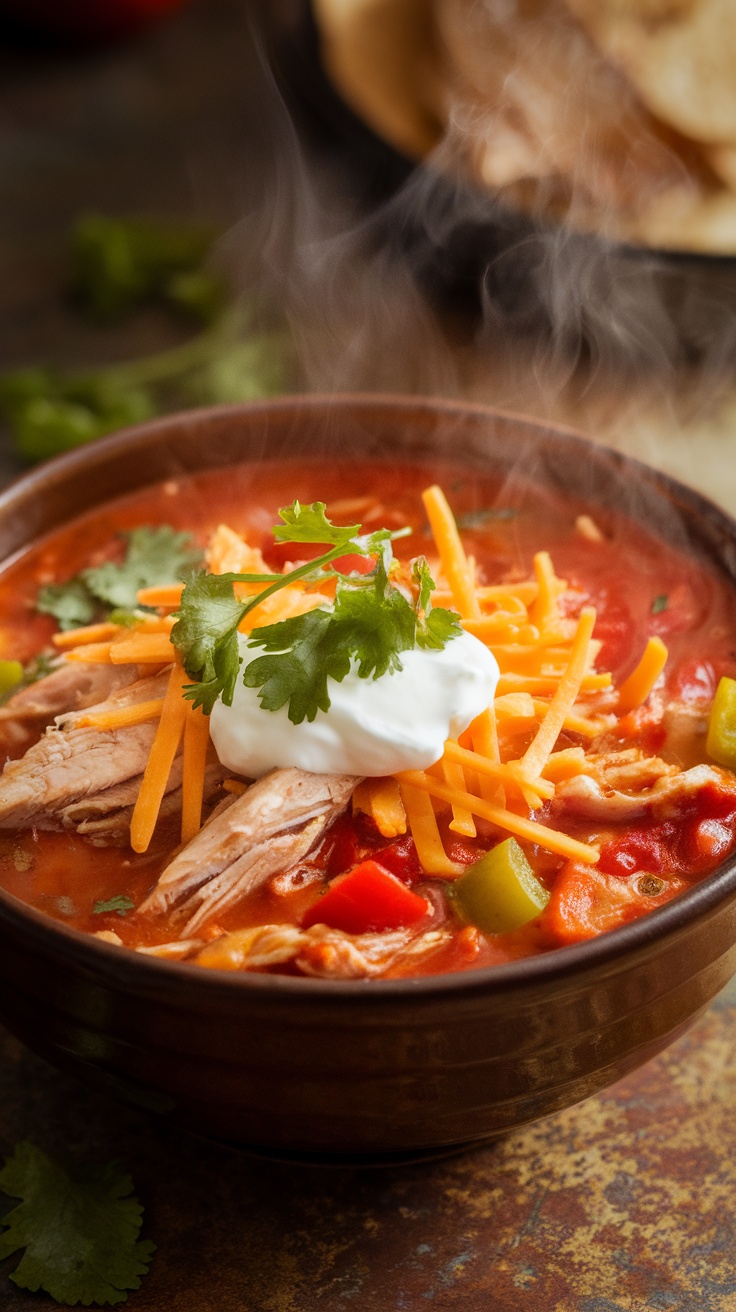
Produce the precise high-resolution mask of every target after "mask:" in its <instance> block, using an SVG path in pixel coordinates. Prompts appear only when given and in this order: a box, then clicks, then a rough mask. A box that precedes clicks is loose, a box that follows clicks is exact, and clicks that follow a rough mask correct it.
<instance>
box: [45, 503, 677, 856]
mask: <svg viewBox="0 0 736 1312" xmlns="http://www.w3.org/2000/svg"><path fill="white" fill-rule="evenodd" d="M423 501H424V506H425V509H426V513H427V516H428V519H429V524H430V528H431V531H432V534H433V538H434V544H435V548H436V552H437V556H438V557H439V563H440V576H439V579H438V587H437V590H436V592H435V594H434V602H435V604H436V605H445V606H451V607H454V608H455V609H456V610H457V611H458V612H459V613H460V616H461V622H462V626H463V628H464V629H465V630H466V631H467V632H468V633H470V634H472V635H474V636H475V637H476V638H477V639H478V640H479V641H481V642H483V643H485V644H486V645H487V646H488V647H489V648H490V650H491V651H492V652H493V654H494V656H495V657H496V660H497V662H498V665H499V668H500V671H501V674H500V678H499V681H498V685H497V689H496V696H495V699H494V703H493V705H491V706H489V707H487V708H486V709H485V710H484V711H483V712H482V713H481V714H480V715H479V716H478V717H477V718H476V720H474V721H473V723H472V724H471V725H470V727H469V728H468V730H466V732H465V733H463V734H462V735H461V736H460V741H459V742H456V741H453V740H449V739H448V741H447V742H446V743H445V746H444V751H443V754H442V756H441V757H440V759H439V760H438V761H437V762H435V763H434V765H432V766H431V767H430V769H428V770H420V771H417V770H413V771H405V772H402V773H400V774H397V775H396V776H395V777H393V778H380V779H366V780H364V781H363V782H362V783H360V784H359V785H358V786H357V787H356V789H355V790H354V793H353V799H352V805H353V809H354V811H362V812H365V814H366V815H368V816H370V817H371V818H372V820H373V821H374V823H375V825H376V827H377V829H378V832H379V833H380V834H381V835H382V836H383V837H385V838H389V839H391V838H396V837H398V836H400V835H403V834H405V833H407V832H408V833H410V834H411V836H412V837H413V839H414V843H415V845H416V849H417V854H418V857H419V860H420V862H421V864H422V867H423V868H424V870H425V871H426V872H427V874H429V875H433V876H436V877H438V878H443V879H454V878H455V877H456V876H457V874H458V873H459V870H460V867H458V865H457V864H456V863H455V862H454V861H453V860H452V859H451V858H450V856H449V855H448V853H447V851H446V849H445V844H444V843H443V839H442V832H446V831H444V830H442V831H441V827H440V824H438V816H439V818H440V821H441V823H442V825H445V824H447V826H448V827H449V831H450V833H454V834H457V835H459V836H461V837H464V838H469V839H473V838H475V837H476V836H477V823H476V822H477V821H479V820H480V821H483V822H486V823H490V824H492V825H494V826H495V827H496V828H497V829H499V830H500V831H501V832H503V833H507V834H510V835H514V836H515V837H517V838H520V839H522V840H526V841H528V842H530V843H536V844H539V845H540V846H542V847H543V848H545V850H547V851H549V852H552V853H555V854H557V855H558V856H560V857H564V858H567V859H572V860H576V861H581V862H584V863H587V864H589V865H594V864H595V862H596V861H597V859H598V853H597V850H596V848H595V847H594V846H592V845H589V844H585V843H580V842H578V841H577V840H575V839H572V838H570V837H569V836H568V835H566V834H564V833H560V832H558V831H557V830H556V829H555V828H554V825H553V821H551V820H550V821H549V822H547V812H546V811H544V810H543V808H545V807H547V806H548V804H549V803H550V802H551V801H552V800H553V799H554V797H555V792H556V789H557V787H558V785H560V784H562V783H564V782H565V781H566V780H569V779H572V778H574V777H575V776H576V775H579V774H580V773H582V772H584V771H585V770H586V768H589V767H586V755H585V745H586V744H588V743H590V742H592V741H593V740H595V739H596V738H597V737H598V736H599V735H600V734H602V733H604V732H606V731H607V730H608V729H610V728H611V727H612V726H614V725H615V724H616V720H617V717H620V716H622V715H624V714H626V713H627V712H629V711H631V710H634V709H635V708H636V707H638V706H640V705H641V704H642V703H643V702H644V701H645V700H646V698H647V697H648V696H649V694H650V693H651V691H652V689H653V687H654V685H655V684H656V682H657V680H658V678H659V677H660V675H661V673H662V670H663V669H664V665H665V662H666V660H667V649H666V647H665V645H664V643H663V642H662V640H661V639H660V638H658V637H653V638H650V639H649V641H648V643H647V646H646V649H645V651H644V653H643V655H642V658H641V660H640V661H639V664H638V665H637V667H636V669H635V670H634V671H633V673H632V674H630V675H629V677H628V678H627V679H626V681H625V682H624V683H623V684H622V686H621V687H620V689H619V690H618V693H617V694H616V693H615V692H614V690H613V686H612V679H611V675H610V673H608V672H607V671H605V670H597V669H596V668H595V662H596V659H597V657H598V654H599V651H600V646H601V644H600V642H599V641H598V639H597V638H596V637H595V636H594V632H595V621H596V612H595V610H594V609H593V608H592V607H584V608H583V609H582V611H580V614H579V616H578V617H577V619H571V618H570V610H573V613H574V607H573V606H571V605H570V602H569V598H568V599H566V598H565V593H566V590H567V586H568V585H567V583H566V582H565V580H564V579H561V578H559V577H558V576H557V574H556V572H555V569H554V565H553V562H552V559H551V557H550V555H549V553H548V552H546V551H539V552H537V554H536V555H535V557H534V560H533V578H530V579H521V580H519V581H514V582H502V583H494V584H486V583H484V582H482V581H481V582H478V581H477V579H476V570H475V564H474V561H473V559H472V557H470V556H469V555H468V554H467V553H466V551H465V548H464V546H463V543H462V540H461V538H460V534H459V532H458V528H457V524H456V522H455V519H454V516H453V514H452V511H451V509H450V506H449V504H448V502H447V499H446V497H445V495H444V493H443V492H442V491H441V489H440V488H439V487H437V486H433V487H430V488H428V489H427V490H426V491H425V492H424V494H423ZM346 504H348V503H346ZM350 504H351V505H352V502H351V503H350ZM355 504H356V506H357V505H358V502H357V501H356V503H355ZM360 504H361V505H362V501H361V502H360ZM372 504H373V501H371V505H372ZM379 509H380V507H379ZM356 513H357V511H356ZM577 528H578V532H582V533H583V534H584V535H585V536H586V537H588V538H589V540H590V541H591V542H594V541H597V540H599V537H600V533H599V530H598V529H597V526H596V525H594V523H593V521H592V520H589V519H588V518H587V517H585V516H583V517H581V518H579V520H578V521H577ZM207 562H208V566H209V569H210V570H211V572H213V573H249V574H260V573H268V567H267V566H266V564H265V562H264V560H263V556H262V554H261V552H260V550H258V548H256V547H253V546H251V545H250V544H249V543H248V542H246V540H245V539H244V538H243V537H241V536H240V535H239V534H238V533H236V532H234V531H233V530H232V529H231V528H229V527H228V526H227V525H220V526H219V527H218V528H217V529H216V531H215V532H214V534H213V535H212V538H211V540H210V543H209V546H208V549H207ZM400 568H405V567H404V566H401V567H400ZM409 577H410V576H409V572H408V570H407V571H406V579H407V581H408V580H409ZM234 586H235V589H236V592H238V593H239V594H240V595H243V596H248V595H251V594H254V593H255V592H257V591H258V588H259V585H258V584H255V583H241V584H235V585H234ZM407 586H408V583H407ZM181 595H182V586H181V585H179V584H174V585H171V586H165V587H154V588H144V589H142V590H141V591H140V592H139V593H138V602H139V604H140V605H142V606H145V607H153V608H155V610H156V611H157V612H158V613H157V614H151V615H150V616H148V615H147V616H141V618H140V621H139V622H137V623H135V624H133V625H132V626H131V627H129V628H123V627H122V626H120V625H117V624H114V623H111V622H104V623H100V624H91V625H87V626H85V627H82V628H79V629H76V630H72V631H71V632H65V633H60V634H57V635H56V636H55V637H54V640H53V641H54V644H55V646H56V647H57V649H58V650H59V652H60V653H61V654H62V655H63V658H64V659H65V660H70V661H82V662H90V663H95V662H97V663H100V662H106V663H112V664H115V665H118V664H128V663H132V664H139V665H142V666H158V667H160V668H162V669H167V668H168V667H170V669H171V673H170V676H169V684H168V689H167V692H166V696H165V697H164V698H159V699H154V700H150V701H146V702H142V703H139V704H138V705H134V706H121V707H120V708H119V709H115V708H114V707H113V708H111V709H110V710H107V711H101V712H97V713H96V714H90V715H87V716H83V717H80V718H79V719H78V720H77V723H78V724H80V725H86V726H88V727H91V728H98V729H101V730H102V729H108V730H115V729H118V728H123V727H124V726H128V725H136V724H144V723H147V722H149V721H153V720H158V728H157V731H156V735H155V738H154V741H153V746H152V749H151V754H150V758H149V761H148V764H147V767H146V770H145V773H144V776H143V781H142V784H141V788H140V792H139V796H138V800H137V802H136V805H135V808H134V814H133V820H132V823H131V843H132V846H133V848H134V850H135V851H136V852H143V851H145V850H146V848H147V847H148V844H149V843H150V839H151V836H152V834H153V831H154V828H155V825H156V821H157V818H158V814H159V809H160V805H161V801H162V799H163V796H164V794H165V792H166V788H167V783H168V780H169V775H170V771H171V767H172V764H173V761H174V758H175V757H176V755H177V754H178V753H179V751H180V750H181V752H182V766H183V772H182V779H183V782H182V816H181V837H182V842H184V843H186V842H188V841H190V840H191V838H193V837H194V836H195V835H196V833H197V832H198V831H199V828H200V826H201V823H202V805H203V791H204V780H205V768H206V761H207V754H208V749H209V721H208V719H207V717H206V716H205V715H204V714H203V713H202V711H201V710H197V711H195V710H193V708H192V706H191V703H189V702H187V701H186V700H184V698H183V696H182V692H183V688H184V685H185V684H186V682H187V677H186V675H185V674H184V671H183V670H182V668H181V666H180V664H179V663H178V661H177V660H176V659H175V656H176V653H175V650H174V648H173V647H172V644H171V641H170V634H171V629H172V626H173V624H174V617H173V616H172V615H171V614H170V612H171V611H172V610H175V609H176V608H177V607H178V606H179V604H180V601H181ZM330 600H331V584H330V582H329V581H325V582H324V583H323V582H322V581H321V580H317V581H316V582H315V581H314V580H312V581H304V582H298V583H294V584H291V583H290V584H289V585H288V586H286V587H284V588H282V589H281V590H280V591H278V592H277V593H275V594H274V595H273V596H272V597H270V598H268V599H267V600H266V601H264V602H263V603H261V604H260V605H259V606H258V607H257V608H255V609H254V610H253V611H251V612H250V613H249V614H248V616H247V617H246V619H245V620H244V621H243V623H242V625H241V628H242V629H243V630H244V631H246V632H249V631H250V630H251V629H252V628H254V627H257V626H260V625H264V624H273V623H276V622H278V621H280V620H283V619H287V618H289V617H291V616H297V615H301V614H303V613H305V612H306V611H308V610H311V609H312V608H314V607H317V606H322V605H325V604H329V602H330ZM565 602H567V604H565ZM560 735H563V739H562V742H560V741H559V740H560ZM564 735H567V741H565V737H564ZM570 738H572V739H573V745H570ZM575 739H577V740H578V741H577V742H575V741H574V740H575ZM222 787H223V789H224V790H225V791H226V792H229V793H232V794H237V795H239V794H241V793H243V792H245V790H246V787H247V785H246V784H245V783H244V782H243V781H241V780H239V779H226V780H225V781H224V783H223V785H222ZM540 811H542V814H543V816H544V818H545V823H541V822H539V821H538V820H535V819H533V818H532V816H533V814H534V813H535V812H537V813H538V812H540Z"/></svg>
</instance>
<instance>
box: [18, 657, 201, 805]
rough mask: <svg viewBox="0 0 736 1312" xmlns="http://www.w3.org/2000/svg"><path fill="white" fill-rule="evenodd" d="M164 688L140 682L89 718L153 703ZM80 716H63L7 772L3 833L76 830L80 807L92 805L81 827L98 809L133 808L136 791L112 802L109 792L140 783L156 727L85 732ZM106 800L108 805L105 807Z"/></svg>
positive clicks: (125, 792)
mask: <svg viewBox="0 0 736 1312" xmlns="http://www.w3.org/2000/svg"><path fill="white" fill-rule="evenodd" d="M131 668H133V669H135V668H137V667H131ZM163 677H164V683H165V676H163ZM163 686H164V684H162V682H161V678H160V677H159V678H153V679H151V678H147V679H139V680H137V681H136V682H135V683H134V684H131V685H130V686H129V687H124V688H122V689H120V690H119V691H118V692H117V693H115V694H113V695H111V696H109V697H108V699H107V700H106V701H105V702H103V703H100V704H98V705H94V706H88V707H87V708H86V709H85V710H84V715H89V714H91V713H92V712H93V711H101V710H109V709H114V708H119V707H120V706H125V705H130V704H134V703H137V702H142V701H147V700H149V699H150V698H151V697H155V696H157V695H159V689H160V688H162V687H163ZM80 714H81V712H79V711H67V712H65V713H62V714H61V715H60V716H59V717H57V718H58V720H59V723H58V724H57V725H55V726H53V727H51V728H48V729H47V730H46V733H45V734H44V736H43V737H42V738H40V739H39V741H38V742H36V743H34V744H33V746H32V747H29V749H28V751H27V752H26V753H25V756H22V757H21V758H20V760H17V761H9V762H8V764H7V765H6V766H5V769H4V771H3V773H2V775H0V829H27V828H30V827H31V826H35V828H37V829H62V828H69V827H73V828H76V827H77V825H76V819H75V818H74V808H75V806H76V805H77V804H79V803H82V802H84V803H85V804H86V809H85V808H82V812H80V813H78V817H77V818H78V819H79V821H80V822H82V821H84V820H86V819H89V817H90V815H91V811H94V810H95V808H97V809H98V810H99V808H100V807H101V808H102V810H105V809H107V810H111V809H114V808H115V807H116V806H119V805H122V806H127V805H129V804H130V795H131V794H130V789H125V788H124V787H123V792H122V793H115V794H113V795H112V797H110V794H109V790H110V789H118V788H120V787H121V786H124V785H126V784H128V783H129V782H130V781H132V780H136V781H139V780H140V776H141V775H142V774H143V771H144V770H145V768H146V763H147V761H148V757H149V755H150V751H151V745H152V743H153V739H154V735H155V732H156V725H155V723H153V722H152V723H150V724H139V725H131V726H127V727H124V728H120V729H111V730H104V729H94V728H89V727H88V728H85V727H78V726H77V720H78V718H79V716H80ZM177 782H178V781H177V780H175V782H174V785H173V786H174V787H176V783H177ZM101 797H102V798H103V799H105V800H102V801H100V798H101ZM121 798H122V799H125V800H122V801H121ZM133 800H134V799H133ZM90 808H91V810H90Z"/></svg>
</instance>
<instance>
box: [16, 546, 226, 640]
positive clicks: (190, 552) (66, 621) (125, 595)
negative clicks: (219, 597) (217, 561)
mask: <svg viewBox="0 0 736 1312" xmlns="http://www.w3.org/2000/svg"><path fill="white" fill-rule="evenodd" d="M122 536H123V537H124V538H125V539H126V542H127V546H126V551H125V558H124V560H123V561H122V563H121V564H116V563H114V562H113V561H107V562H106V563H105V564H104V565H98V566H96V567H95V568H94V569H86V570H83V571H82V573H81V574H77V575H75V577H74V578H72V579H69V581H68V582H67V583H52V584H49V585H48V586H47V587H44V588H41V590H40V591H39V594H38V597H37V599H36V609H37V610H39V611H41V612H42V613H43V614H44V615H53V617H54V619H55V620H57V622H58V624H59V627H60V628H61V629H76V628H78V627H79V626H80V625H82V624H91V623H92V622H93V621H94V620H95V619H99V618H101V617H103V616H106V615H109V614H110V611H112V613H113V614H117V615H120V614H123V615H125V616H126V619H124V620H123V621H121V622H123V623H129V622H134V620H132V621H131V620H129V619H128V618H127V617H128V616H129V615H130V614H131V613H133V614H134V613H135V610H136V594H137V592H138V589H139V588H149V587H153V586H155V585H157V584H165V583H178V582H179V581H180V580H181V579H183V578H184V577H185V576H186V575H187V574H188V573H190V572H191V571H192V570H193V569H196V568H197V566H198V565H199V564H200V563H201V560H202V552H201V550H200V549H199V547H198V546H197V545H196V543H195V541H194V539H193V538H192V536H191V534H190V533H177V532H176V530H175V529H173V528H171V527H170V525H168V524H160V525H159V526H158V527H157V528H148V527H145V526H144V527H142V528H134V529H132V530H131V532H129V533H124V534H123V535H122Z"/></svg>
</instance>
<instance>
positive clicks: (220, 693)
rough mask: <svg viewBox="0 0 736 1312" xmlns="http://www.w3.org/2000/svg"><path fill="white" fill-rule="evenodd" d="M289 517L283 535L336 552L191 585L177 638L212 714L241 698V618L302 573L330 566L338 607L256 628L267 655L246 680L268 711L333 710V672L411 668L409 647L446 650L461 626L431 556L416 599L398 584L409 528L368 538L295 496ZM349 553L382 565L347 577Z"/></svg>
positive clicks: (292, 714)
mask: <svg viewBox="0 0 736 1312" xmlns="http://www.w3.org/2000/svg"><path fill="white" fill-rule="evenodd" d="M279 518H280V520H281V523H280V524H278V525H277V526H276V527H275V528H274V537H275V538H276V540H277V541H279V542H303V543H307V542H308V543H314V542H320V543H325V545H329V547H330V549H329V550H328V551H326V552H325V553H324V555H322V556H319V557H318V558H317V559H316V560H311V561H309V562H307V563H306V564H304V565H301V566H299V567H298V568H297V569H295V570H291V571H290V572H289V573H288V574H279V575H255V574H251V575H247V574H220V575H212V574H206V573H202V574H199V575H197V577H196V578H195V579H193V580H192V581H191V583H189V584H187V586H186V588H185V589H184V593H183V596H182V601H181V608H180V611H179V619H178V621H177V623H176V625H175V626H174V629H173V631H172V635H171V636H172V642H173V643H174V645H175V646H176V647H177V648H178V649H179V651H180V652H181V654H182V657H183V660H184V667H185V669H186V671H187V673H188V674H189V675H190V677H191V678H192V679H193V680H195V682H194V683H193V684H192V685H190V686H189V687H188V688H187V689H186V690H185V695H186V696H187V697H189V698H191V700H192V701H193V702H194V704H195V706H202V707H203V708H204V710H205V711H206V712H207V713H208V714H209V712H210V711H211V710H212V707H213V706H214V704H215V702H216V701H217V699H218V698H220V697H221V698H222V700H223V702H224V703H225V705H227V706H230V705H232V700H233V693H234V690H235V685H236V683H237V679H238V675H239V671H240V665H241V657H240V651H239V647H238V627H239V625H240V623H241V621H242V620H243V619H244V617H245V616H246V615H247V614H248V612H249V611H251V610H253V608H254V607H255V606H257V605H259V603H260V602H262V601H264V600H265V598H266V597H269V596H271V595H273V593H275V592H277V591H278V590H279V589H280V588H283V587H285V586H286V585H287V584H288V583H292V582H294V581H296V580H298V579H310V580H318V579H320V578H322V579H324V578H325V574H326V572H327V573H328V576H329V575H330V574H331V575H332V577H333V578H335V577H336V579H337V586H336V593H335V601H334V604H333V605H331V606H330V607H325V606H323V607H320V608H319V609H315V610H313V611H308V612H307V614H305V615H297V616H294V617H293V618H292V619H287V620H282V621H281V622H280V623H277V624H270V625H266V626H264V627H262V628H258V629H254V630H253V632H252V634H251V638H250V646H253V647H263V648H265V651H266V653H267V654H266V655H263V656H257V657H255V659H254V660H252V661H250V662H249V664H248V665H246V667H245V669H244V671H243V682H244V683H245V685H246V687H249V688H260V690H261V695H260V704H261V706H262V707H263V709H264V710H270V711H276V710H279V709H280V707H282V706H286V705H287V704H288V707H289V718H290V720H291V721H292V722H293V723H294V724H301V722H302V720H304V719H308V720H314V718H315V716H316V714H317V711H318V710H322V711H327V710H328V709H329V706H330V699H329V694H328V691H327V679H328V678H332V679H335V680H336V681H337V682H341V681H342V679H344V678H345V675H346V674H347V673H348V671H349V669H350V668H351V664H352V663H353V662H355V664H356V665H357V670H358V674H359V676H360V677H361V678H363V679H367V678H370V677H373V678H374V679H377V678H380V676H381V675H382V674H385V673H386V672H387V671H388V670H391V671H393V670H400V669H401V668H402V667H401V660H400V654H401V652H402V651H409V650H411V649H412V648H414V647H415V646H420V647H434V648H440V647H444V645H445V643H446V642H448V641H449V640H450V639H451V638H454V637H456V636H457V635H458V634H459V633H460V632H461V629H460V626H459V623H458V619H457V616H456V615H455V614H454V612H452V611H447V610H442V609H436V610H433V609H432V607H431V601H430V595H431V592H432V590H433V588H434V583H433V581H432V578H431V575H430V573H429V569H428V566H427V562H426V561H425V560H424V559H423V558H421V559H420V560H418V561H416V562H415V565H414V582H415V585H416V588H417V592H418V597H417V601H416V604H412V603H411V602H410V601H408V600H407V598H406V597H405V596H404V594H403V592H401V591H400V590H399V589H398V588H396V587H394V586H393V584H392V583H391V580H390V568H391V563H392V553H391V540H392V538H395V537H403V536H405V533H406V532H407V531H408V530H401V531H400V532H399V533H390V532H389V531H388V530H387V529H380V530H379V531H378V532H376V533H371V534H369V535H367V536H359V527H360V526H359V525H357V524H350V525H346V526H340V525H336V524H332V523H331V522H330V521H329V520H328V519H327V517H326V515H325V505H324V503H323V502H321V501H317V502H315V503H314V504H313V505H311V506H301V505H300V504H299V502H298V501H295V502H294V503H293V505H291V506H288V507H285V508H283V509H282V510H280V511H279ZM344 555H361V556H367V557H372V558H373V559H374V560H375V564H374V566H373V569H372V571H371V572H370V573H369V574H357V573H351V574H347V575H346V574H342V573H341V572H340V570H339V568H338V565H339V558H340V557H341V556H344ZM237 582H261V583H265V584H267V586H266V587H265V588H264V589H263V591H262V592H260V593H258V594H257V595H256V596H254V597H249V598H248V599H247V601H244V602H243V601H239V600H238V599H237V597H236V596H235V593H234V591H233V586H232V585H233V583H237Z"/></svg>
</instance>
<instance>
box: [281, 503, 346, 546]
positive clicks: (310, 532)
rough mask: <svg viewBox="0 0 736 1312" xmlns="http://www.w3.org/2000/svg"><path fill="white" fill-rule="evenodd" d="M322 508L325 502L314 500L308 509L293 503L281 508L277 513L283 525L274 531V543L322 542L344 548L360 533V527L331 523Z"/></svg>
mask: <svg viewBox="0 0 736 1312" xmlns="http://www.w3.org/2000/svg"><path fill="white" fill-rule="evenodd" d="M325 509H326V507H325V503H324V501H315V502H313V503H312V505H311V506H302V505H300V503H299V502H298V501H294V502H292V504H291V505H290V506H283V507H282V508H281V510H280V511H279V519H280V520H282V521H283V522H282V523H281V524H276V525H275V526H274V530H273V535H274V537H275V539H276V541H277V542H319V543H322V542H324V544H325V546H330V547H346V546H347V544H348V542H352V540H353V539H354V538H355V537H356V536H357V534H358V533H359V532H360V524H348V525H346V526H343V525H340V524H332V523H330V521H329V519H328V518H327V516H326V515H325Z"/></svg>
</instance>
